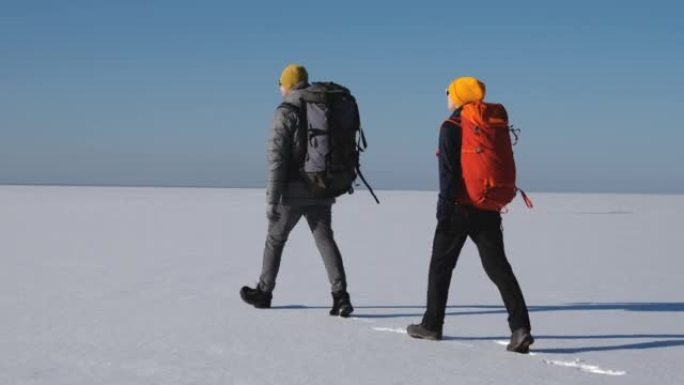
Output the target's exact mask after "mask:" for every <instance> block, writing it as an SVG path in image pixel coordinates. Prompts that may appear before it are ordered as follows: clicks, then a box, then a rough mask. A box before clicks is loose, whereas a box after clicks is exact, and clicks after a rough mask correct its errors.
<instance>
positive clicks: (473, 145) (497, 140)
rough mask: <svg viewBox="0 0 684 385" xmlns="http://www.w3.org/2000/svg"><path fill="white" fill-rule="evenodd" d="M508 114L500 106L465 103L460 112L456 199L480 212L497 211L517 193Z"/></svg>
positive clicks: (530, 203)
mask: <svg viewBox="0 0 684 385" xmlns="http://www.w3.org/2000/svg"><path fill="white" fill-rule="evenodd" d="M510 130H511V129H510V126H509V125H508V114H507V113H506V109H505V108H504V106H503V105H501V104H493V103H484V102H476V103H468V104H466V105H464V106H463V109H462V110H461V170H462V177H463V185H464V187H465V188H464V191H462V193H461V194H460V196H459V197H458V198H457V201H458V203H460V204H469V205H473V206H475V207H477V208H480V209H483V210H491V211H501V210H502V209H503V208H504V207H505V206H506V205H507V204H508V203H510V202H511V201H512V200H513V198H515V194H516V193H517V192H518V191H520V192H521V193H522V196H523V199H524V200H525V204H526V205H527V207H530V208H531V207H532V202H531V201H530V200H529V198H527V195H525V193H524V192H523V191H522V190H520V189H518V188H517V187H516V185H515V160H514V159H513V145H512V143H511V136H510Z"/></svg>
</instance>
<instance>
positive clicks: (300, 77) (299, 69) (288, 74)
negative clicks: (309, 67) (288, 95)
mask: <svg viewBox="0 0 684 385" xmlns="http://www.w3.org/2000/svg"><path fill="white" fill-rule="evenodd" d="M308 81H309V74H308V73H307V72H306V68H304V67H303V66H300V65H299V64H290V65H288V66H287V67H285V69H284V70H283V72H282V73H281V74H280V86H281V87H283V88H285V89H286V90H291V89H292V87H294V86H295V85H296V84H297V83H301V82H308Z"/></svg>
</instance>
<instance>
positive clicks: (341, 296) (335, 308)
mask: <svg viewBox="0 0 684 385" xmlns="http://www.w3.org/2000/svg"><path fill="white" fill-rule="evenodd" d="M332 297H333V305H332V309H330V315H334V316H340V317H342V318H347V317H349V315H351V313H352V312H353V311H354V308H353V307H352V304H351V301H350V300H349V293H347V292H346V291H340V292H336V293H332Z"/></svg>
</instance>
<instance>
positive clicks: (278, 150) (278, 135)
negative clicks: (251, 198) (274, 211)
mask: <svg viewBox="0 0 684 385" xmlns="http://www.w3.org/2000/svg"><path fill="white" fill-rule="evenodd" d="M296 124H297V121H296V116H295V113H294V111H292V110H291V109H289V108H287V107H284V106H280V107H278V108H277V109H276V112H275V114H274V116H273V123H272V124H271V132H270V135H269V138H268V145H267V150H266V158H267V159H266V160H267V183H266V201H267V203H269V204H278V203H280V201H281V198H282V195H283V192H284V191H285V189H286V188H287V179H288V170H289V166H290V162H291V161H292V141H293V135H294V128H295V127H296Z"/></svg>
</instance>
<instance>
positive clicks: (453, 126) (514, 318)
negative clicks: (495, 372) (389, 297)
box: [407, 77, 534, 353]
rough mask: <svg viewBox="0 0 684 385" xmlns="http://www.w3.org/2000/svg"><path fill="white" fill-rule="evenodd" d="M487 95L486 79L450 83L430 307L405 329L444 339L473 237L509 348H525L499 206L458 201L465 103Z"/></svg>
mask: <svg viewBox="0 0 684 385" xmlns="http://www.w3.org/2000/svg"><path fill="white" fill-rule="evenodd" d="M484 95H485V87H484V84H483V83H482V82H480V81H479V80H477V79H475V78H472V77H465V78H459V79H456V80H454V81H453V82H452V83H451V84H450V85H449V88H447V100H448V107H449V110H451V111H452V114H451V116H450V118H449V119H448V120H447V121H445V122H444V124H443V125H442V127H441V129H440V133H439V150H438V154H437V155H438V159H439V198H438V203H437V229H436V230H435V237H434V241H433V246H432V258H431V261H430V271H429V277H428V292H427V309H426V311H425V314H424V316H423V320H422V322H421V323H419V324H414V325H409V327H408V328H407V332H408V334H409V335H410V336H411V337H414V338H422V339H429V340H440V339H441V338H442V325H443V324H444V312H445V308H446V304H447V297H448V294H449V285H450V283H451V275H452V272H453V269H454V267H455V266H456V261H457V260H458V257H459V255H460V253H461V249H462V248H463V245H464V243H465V241H466V239H467V238H468V237H470V238H471V239H472V240H473V242H475V244H476V245H477V249H478V251H479V254H480V258H481V260H482V265H483V267H484V269H485V271H486V273H487V275H488V276H489V278H490V279H491V280H492V281H493V282H494V284H495V285H496V286H497V288H498V289H499V292H500V293H501V297H502V298H503V302H504V304H505V306H506V310H507V311H508V323H509V327H510V329H511V332H512V335H511V341H510V343H509V345H508V346H507V349H508V350H509V351H514V352H518V353H527V352H529V346H530V345H531V344H532V343H533V342H534V338H533V337H532V335H531V334H530V331H531V327H530V319H529V315H528V310H527V306H526V304H525V299H524V298H523V294H522V291H521V290H520V286H519V285H518V281H517V279H516V278H515V275H514V274H513V270H512V269H511V265H510V264H509V263H508V260H507V259H506V254H505V252H504V243H503V231H502V227H501V215H500V214H499V212H498V211H487V210H481V209H478V208H475V207H473V206H471V205H467V204H459V203H457V201H458V197H459V196H460V195H461V193H462V191H463V189H464V188H465V187H464V186H463V181H462V177H461V125H460V120H461V107H462V106H463V105H464V104H466V103H470V102H477V101H482V100H483V99H484Z"/></svg>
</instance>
